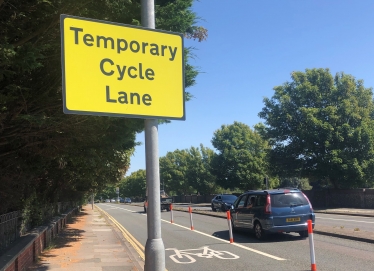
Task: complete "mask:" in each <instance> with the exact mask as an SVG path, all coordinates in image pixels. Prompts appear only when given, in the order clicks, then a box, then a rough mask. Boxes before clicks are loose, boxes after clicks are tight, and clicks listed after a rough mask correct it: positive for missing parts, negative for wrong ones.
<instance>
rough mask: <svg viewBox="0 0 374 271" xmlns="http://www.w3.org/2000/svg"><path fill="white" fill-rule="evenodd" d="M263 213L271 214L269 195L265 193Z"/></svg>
mask: <svg viewBox="0 0 374 271" xmlns="http://www.w3.org/2000/svg"><path fill="white" fill-rule="evenodd" d="M265 214H271V200H270V195H269V194H267V195H266V204H265Z"/></svg>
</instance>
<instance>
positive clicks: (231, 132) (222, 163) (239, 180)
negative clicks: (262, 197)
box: [212, 121, 268, 190]
mask: <svg viewBox="0 0 374 271" xmlns="http://www.w3.org/2000/svg"><path fill="white" fill-rule="evenodd" d="M212 144H213V146H214V147H215V148H216V149H217V154H216V155H215V157H214V159H213V170H214V174H215V176H216V177H217V183H218V184H219V185H220V186H222V187H223V188H231V189H232V188H239V189H242V190H247V189H260V188H262V186H263V182H262V181H263V179H264V177H265V176H267V174H268V173H267V171H268V163H267V151H268V143H267V141H266V140H263V139H262V138H261V136H260V134H259V133H257V132H256V131H254V130H252V129H251V128H250V127H249V126H248V125H246V124H244V123H241V122H236V121H235V122H234V123H233V124H231V125H222V126H221V129H218V130H217V131H215V132H214V135H213V138H212Z"/></svg>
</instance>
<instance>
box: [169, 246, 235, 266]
mask: <svg viewBox="0 0 374 271" xmlns="http://www.w3.org/2000/svg"><path fill="white" fill-rule="evenodd" d="M165 250H174V252H175V254H173V255H170V256H169V257H170V259H172V260H173V261H174V262H176V263H181V264H189V263H194V262H196V260H195V258H194V257H193V256H195V257H200V258H206V259H212V258H214V257H215V258H218V259H222V260H235V259H239V256H237V255H235V254H232V253H231V252H228V251H217V250H213V249H210V248H209V247H208V246H204V247H200V248H196V249H185V250H178V249H176V248H167V249H165Z"/></svg>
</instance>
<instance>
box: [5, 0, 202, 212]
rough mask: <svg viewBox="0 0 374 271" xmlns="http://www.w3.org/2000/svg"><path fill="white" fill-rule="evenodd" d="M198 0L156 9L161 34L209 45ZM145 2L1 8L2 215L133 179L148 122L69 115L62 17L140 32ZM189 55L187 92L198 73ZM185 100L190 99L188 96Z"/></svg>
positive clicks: (162, 3)
mask: <svg viewBox="0 0 374 271" xmlns="http://www.w3.org/2000/svg"><path fill="white" fill-rule="evenodd" d="M192 2H193V0H175V1H174V0H158V1H156V18H157V21H156V27H157V28H159V29H164V30H167V31H169V30H172V31H177V32H181V33H185V36H186V37H187V38H192V39H194V38H198V40H204V39H205V38H206V36H207V32H206V31H204V29H203V28H201V27H199V26H197V25H196V20H197V17H196V14H195V13H193V12H192V11H191V9H190V7H191V5H192ZM140 10H141V9H140V1H122V0H112V1H106V0H96V1H93V0H84V1H75V0H65V1H59V0H49V1H39V0H30V1H21V0H15V1H0V15H1V16H0V169H1V173H2V174H1V176H0V201H1V202H2V204H1V205H0V214H1V213H4V212H7V211H12V210H18V209H22V208H23V207H24V206H25V202H26V199H28V198H29V197H30V195H36V196H35V197H34V202H33V204H35V205H36V204H38V203H40V202H43V203H51V202H54V201H70V200H72V201H76V200H79V199H82V198H84V197H85V196H86V195H87V194H88V193H91V191H100V190H101V189H103V188H104V187H105V186H106V185H108V184H112V185H115V184H117V183H118V182H119V180H120V179H121V178H122V176H123V175H124V173H125V172H126V171H127V169H128V166H129V164H130V157H131V154H132V152H133V150H134V147H135V146H136V144H137V143H136V142H135V134H136V133H137V132H141V131H142V130H143V127H144V121H143V120H142V119H130V118H110V117H94V116H82V115H64V114H63V113H62V94H61V47H60V43H61V40H60V28H59V20H60V14H69V15H75V16H81V17H88V18H94V19H99V20H107V21H115V22H120V23H125V24H133V25H140ZM185 54H186V56H187V57H186V63H185V65H186V69H185V73H186V74H185V75H186V76H185V78H186V80H185V86H186V87H188V86H191V85H193V84H194V83H195V78H196V76H197V71H196V68H194V67H193V66H191V65H189V64H188V57H189V56H190V53H189V51H188V50H186V52H185ZM186 96H187V98H188V97H190V96H191V94H188V93H187V94H186Z"/></svg>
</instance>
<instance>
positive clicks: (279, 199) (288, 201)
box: [270, 192, 309, 207]
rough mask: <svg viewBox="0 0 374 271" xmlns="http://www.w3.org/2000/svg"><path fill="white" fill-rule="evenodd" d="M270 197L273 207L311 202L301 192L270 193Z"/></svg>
mask: <svg viewBox="0 0 374 271" xmlns="http://www.w3.org/2000/svg"><path fill="white" fill-rule="evenodd" d="M270 197H271V206H272V207H290V206H301V205H308V204H309V203H308V201H307V200H306V198H305V197H304V196H303V194H301V193H299V192H296V193H295V192H294V193H287V194H272V195H270Z"/></svg>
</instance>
